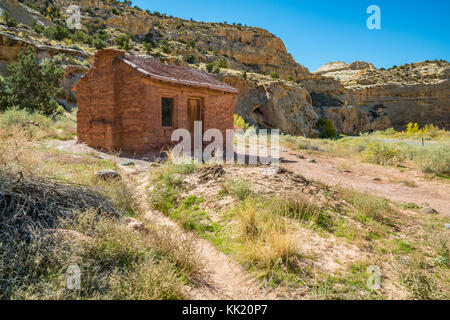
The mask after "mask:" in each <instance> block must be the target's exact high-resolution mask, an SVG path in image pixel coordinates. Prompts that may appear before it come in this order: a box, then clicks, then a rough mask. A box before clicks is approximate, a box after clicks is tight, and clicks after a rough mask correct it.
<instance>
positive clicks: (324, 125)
mask: <svg viewBox="0 0 450 320" xmlns="http://www.w3.org/2000/svg"><path fill="white" fill-rule="evenodd" d="M317 129H318V130H319V134H320V138H321V139H334V138H336V137H337V132H336V129H335V128H334V125H333V122H331V120H327V119H319V121H318V122H317Z"/></svg>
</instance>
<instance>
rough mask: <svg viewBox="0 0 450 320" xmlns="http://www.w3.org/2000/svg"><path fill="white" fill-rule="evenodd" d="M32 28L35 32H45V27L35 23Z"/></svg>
mask: <svg viewBox="0 0 450 320" xmlns="http://www.w3.org/2000/svg"><path fill="white" fill-rule="evenodd" d="M31 28H33V30H34V32H36V33H39V34H42V33H43V32H44V30H45V27H44V25H42V24H40V23H37V22H33V24H32V25H31Z"/></svg>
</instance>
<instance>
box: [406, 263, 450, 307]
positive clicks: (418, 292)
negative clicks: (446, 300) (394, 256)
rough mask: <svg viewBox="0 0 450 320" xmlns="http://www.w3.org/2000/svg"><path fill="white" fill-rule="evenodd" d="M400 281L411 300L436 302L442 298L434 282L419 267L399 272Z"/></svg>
mask: <svg viewBox="0 0 450 320" xmlns="http://www.w3.org/2000/svg"><path fill="white" fill-rule="evenodd" d="M416 267H417V266H416ZM400 281H401V282H402V284H403V285H404V286H405V287H406V288H408V289H409V291H410V292H411V295H412V298H415V299H420V300H437V299H442V298H443V296H442V293H441V292H440V290H439V287H438V285H437V283H436V280H435V279H434V278H432V277H431V276H429V275H428V274H427V273H426V272H425V271H423V270H420V268H419V267H417V269H409V270H407V271H403V272H401V273H400Z"/></svg>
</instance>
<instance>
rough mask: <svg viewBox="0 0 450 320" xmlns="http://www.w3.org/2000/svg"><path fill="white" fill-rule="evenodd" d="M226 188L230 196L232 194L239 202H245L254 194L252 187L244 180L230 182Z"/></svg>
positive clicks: (225, 185) (227, 182) (226, 184)
mask: <svg viewBox="0 0 450 320" xmlns="http://www.w3.org/2000/svg"><path fill="white" fill-rule="evenodd" d="M224 187H225V188H226V190H227V191H228V193H229V194H232V195H233V196H235V197H236V198H238V199H239V200H245V199H247V198H248V197H249V196H250V195H251V194H252V186H251V185H250V183H249V182H248V181H246V180H244V179H239V180H228V181H226V183H225V184H224Z"/></svg>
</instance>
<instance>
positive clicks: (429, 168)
mask: <svg viewBox="0 0 450 320" xmlns="http://www.w3.org/2000/svg"><path fill="white" fill-rule="evenodd" d="M415 160H416V161H417V162H418V163H419V164H420V166H421V168H422V170H423V172H425V173H431V174H435V175H438V176H447V177H449V176H450V147H449V146H439V147H432V148H428V149H423V150H419V151H418V152H417V155H416V157H415Z"/></svg>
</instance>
